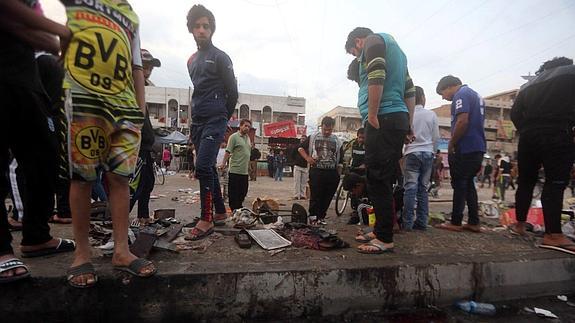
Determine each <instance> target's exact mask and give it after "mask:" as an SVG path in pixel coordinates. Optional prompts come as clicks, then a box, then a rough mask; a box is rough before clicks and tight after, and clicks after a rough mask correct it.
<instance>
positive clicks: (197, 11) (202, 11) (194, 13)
mask: <svg viewBox="0 0 575 323" xmlns="http://www.w3.org/2000/svg"><path fill="white" fill-rule="evenodd" d="M202 17H206V18H208V22H209V23H210V29H211V30H212V35H213V34H214V33H215V32H216V18H215V17H214V14H213V13H212V12H211V11H209V10H208V9H207V8H206V7H204V6H202V5H201V4H195V5H194V6H193V7H192V9H190V11H188V16H187V19H188V31H189V32H192V30H193V29H194V25H195V24H196V20H198V19H200V18H202Z"/></svg>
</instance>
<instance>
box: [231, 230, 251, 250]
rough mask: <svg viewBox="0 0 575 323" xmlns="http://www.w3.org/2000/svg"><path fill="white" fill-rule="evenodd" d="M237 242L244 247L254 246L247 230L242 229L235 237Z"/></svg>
mask: <svg viewBox="0 0 575 323" xmlns="http://www.w3.org/2000/svg"><path fill="white" fill-rule="evenodd" d="M235 240H236V243H237V244H238V246H240V248H242V249H249V248H251V246H252V239H250V235H249V233H248V232H247V231H246V230H241V231H240V232H238V234H236V237H235Z"/></svg>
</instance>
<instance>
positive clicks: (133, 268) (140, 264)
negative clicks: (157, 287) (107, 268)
mask: <svg viewBox="0 0 575 323" xmlns="http://www.w3.org/2000/svg"><path fill="white" fill-rule="evenodd" d="M149 265H152V266H153V267H154V270H152V271H151V272H149V273H146V274H143V273H142V269H144V268H145V267H147V266H149ZM114 269H115V270H118V271H123V272H126V273H129V274H132V275H134V276H136V277H140V278H147V277H151V276H153V275H154V274H156V272H157V271H158V270H157V269H156V266H154V264H153V263H152V262H151V261H149V260H147V259H144V258H138V259H134V260H133V261H132V262H131V263H130V264H129V265H128V266H114Z"/></svg>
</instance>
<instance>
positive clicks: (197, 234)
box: [184, 227, 214, 241]
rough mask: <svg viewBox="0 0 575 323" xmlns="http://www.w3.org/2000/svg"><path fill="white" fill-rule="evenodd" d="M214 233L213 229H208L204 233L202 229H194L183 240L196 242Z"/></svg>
mask: <svg viewBox="0 0 575 323" xmlns="http://www.w3.org/2000/svg"><path fill="white" fill-rule="evenodd" d="M212 233H214V228H209V229H208V230H206V231H203V230H202V229H200V228H198V227H194V228H193V229H192V230H191V231H190V234H189V235H188V236H187V237H185V238H184V239H185V240H189V241H196V240H201V239H203V238H205V237H207V236H209V235H210V234H212Z"/></svg>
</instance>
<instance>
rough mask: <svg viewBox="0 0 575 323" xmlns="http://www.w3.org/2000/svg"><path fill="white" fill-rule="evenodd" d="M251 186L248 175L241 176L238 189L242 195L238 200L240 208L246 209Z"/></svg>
mask: <svg viewBox="0 0 575 323" xmlns="http://www.w3.org/2000/svg"><path fill="white" fill-rule="evenodd" d="M249 185H250V184H249V178H248V175H239V183H238V189H239V193H240V194H239V198H238V203H239V208H242V207H244V200H245V199H246V196H247V195H248V189H249Z"/></svg>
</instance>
